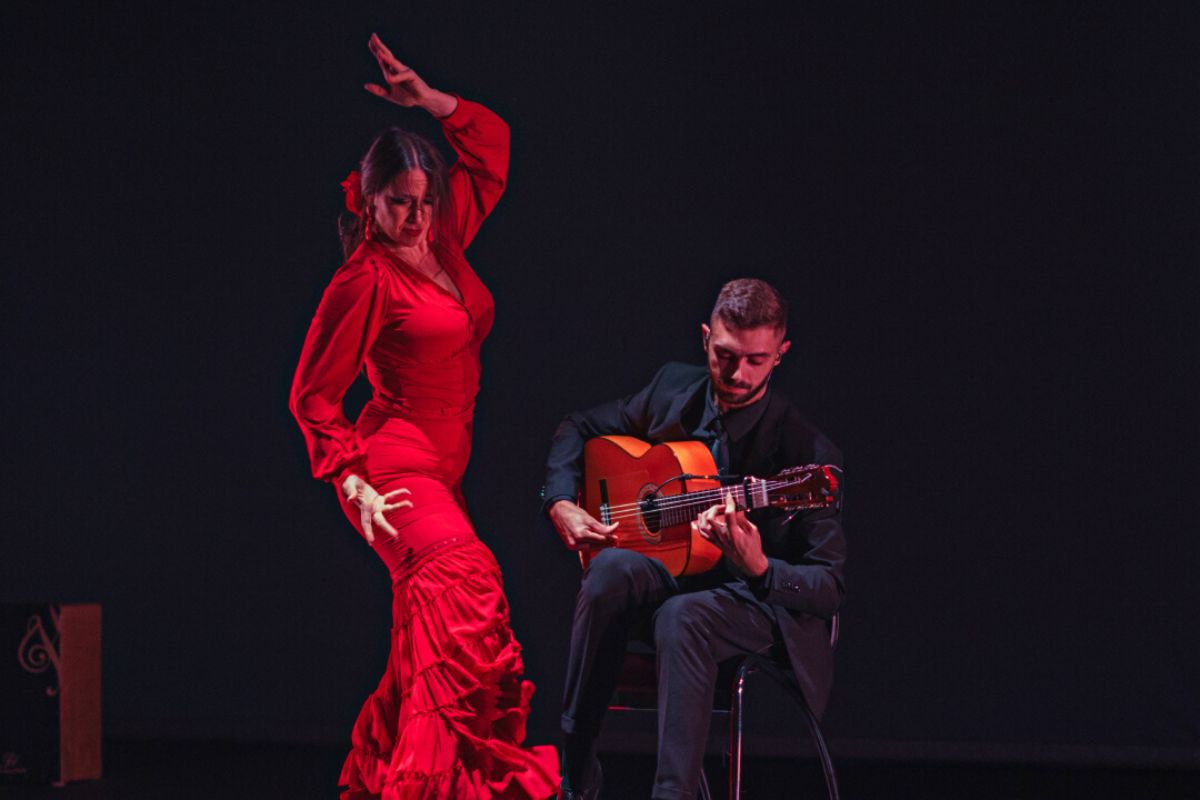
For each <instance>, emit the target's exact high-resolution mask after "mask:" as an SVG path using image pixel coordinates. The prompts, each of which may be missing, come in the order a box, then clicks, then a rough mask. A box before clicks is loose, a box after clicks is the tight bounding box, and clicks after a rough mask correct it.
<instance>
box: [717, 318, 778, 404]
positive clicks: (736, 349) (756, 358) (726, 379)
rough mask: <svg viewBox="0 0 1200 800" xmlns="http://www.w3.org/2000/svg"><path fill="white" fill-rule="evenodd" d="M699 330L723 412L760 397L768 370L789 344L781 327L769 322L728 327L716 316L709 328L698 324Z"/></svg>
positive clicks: (765, 386) (773, 365) (767, 377)
mask: <svg viewBox="0 0 1200 800" xmlns="http://www.w3.org/2000/svg"><path fill="white" fill-rule="evenodd" d="M700 332H701V333H702V334H703V335H704V353H705V355H706V356H707V357H708V374H709V376H710V377H711V378H712V385H713V392H714V394H715V395H716V400H717V407H718V408H720V409H721V410H722V411H727V410H728V409H731V408H741V407H742V406H747V405H750V404H751V403H753V402H754V401H755V400H758V399H759V398H760V397H762V396H763V393H764V392H765V391H766V390H767V380H768V379H770V377H771V370H773V369H775V365H776V364H778V363H779V358H780V356H782V355H783V354H784V353H786V352H787V351H788V348H789V347H791V346H792V343H791V342H789V341H786V340H785V339H784V338H783V336H784V332H783V331H782V330H780V329H779V328H775V327H772V326H770V325H764V326H762V327H759V328H744V329H743V328H731V327H728V326H727V325H726V324H725V322H724V320H721V319H717V320H715V321H714V322H713V324H712V327H711V328H710V327H709V326H708V325H701V326H700Z"/></svg>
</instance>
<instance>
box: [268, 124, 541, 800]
mask: <svg viewBox="0 0 1200 800" xmlns="http://www.w3.org/2000/svg"><path fill="white" fill-rule="evenodd" d="M442 126H443V130H444V132H445V134H446V137H447V138H448V139H449V140H450V142H451V144H452V145H453V146H454V149H455V150H456V151H457V152H458V156H459V157H458V161H457V162H456V163H455V165H454V166H453V167H452V168H451V170H450V173H449V183H450V198H449V200H450V202H451V208H452V212H453V223H454V227H455V235H453V236H450V237H441V236H439V237H435V240H434V241H433V243H432V244H431V246H432V248H433V250H434V253H435V254H436V256H437V259H438V262H439V264H441V266H442V267H444V268H445V269H446V271H447V272H448V273H449V275H450V277H451V278H452V279H453V281H454V284H455V285H456V286H457V287H458V290H459V291H460V292H461V294H462V300H461V301H460V300H459V299H458V298H456V297H454V296H453V295H452V294H450V293H449V292H447V291H445V290H444V289H442V287H440V286H438V285H437V284H436V283H434V282H433V281H431V280H430V279H428V278H426V277H425V276H424V275H423V274H421V273H419V272H417V271H416V270H413V269H410V268H409V267H407V266H406V265H405V264H404V263H402V262H401V261H400V260H398V259H395V258H393V257H392V256H391V255H390V254H389V253H388V251H387V250H385V249H384V248H383V247H381V246H380V245H378V244H375V243H374V242H371V241H366V242H364V243H363V244H362V246H361V247H359V248H358V250H357V251H355V253H354V254H353V255H352V256H351V257H350V259H349V260H348V261H347V262H346V263H345V264H344V265H343V266H342V267H341V269H339V270H338V271H337V273H336V274H335V275H334V276H333V280H332V282H331V283H330V285H329V287H328V289H326V291H325V294H324V296H323V298H322V300H321V304H320V306H319V308H318V309H317V313H316V315H315V317H314V318H313V322H312V326H311V327H310V328H309V331H308V337H307V339H306V340H305V342H304V350H303V353H302V355H301V357H300V364H299V366H298V367H297V369H296V376H295V380H294V382H293V385H292V393H291V409H292V413H293V414H294V415H295V417H296V419H297V421H298V422H299V423H300V427H301V428H302V429H303V431H304V437H305V440H306V441H307V444H308V450H309V454H310V456H311V458H312V466H313V474H314V475H315V476H316V477H317V478H319V479H322V480H327V481H331V482H332V483H334V484H335V486H340V485H341V482H342V480H343V479H344V478H345V476H346V475H348V474H350V473H354V474H357V475H359V476H361V477H363V478H364V479H365V480H366V481H367V482H368V483H370V484H371V485H372V486H374V487H375V488H376V489H377V490H378V491H379V492H380V493H381V494H382V493H385V492H388V491H391V490H392V489H396V488H399V487H404V488H407V489H408V490H410V491H411V493H412V494H411V497H410V499H411V500H412V502H413V507H412V508H404V509H400V510H398V511H395V512H392V513H391V514H389V515H388V521H389V522H391V524H392V525H393V526H394V527H395V528H396V530H397V531H399V534H400V535H399V536H398V537H396V538H394V539H393V538H392V537H390V536H388V535H387V534H386V533H383V532H377V533H376V536H375V543H374V545H373V547H374V549H375V552H376V553H378V554H379V557H380V558H381V559H383V561H384V563H385V564H386V565H387V568H388V571H389V573H390V574H391V579H392V589H393V607H392V619H393V628H392V646H391V652H390V655H389V657H388V664H387V671H386V672H385V674H384V676H383V679H382V680H381V681H380V683H379V688H377V689H376V690H375V692H374V693H373V694H372V695H371V696H370V697H369V698H368V699H367V701H366V703H365V704H364V705H363V708H362V711H361V712H360V713H359V716H358V721H357V722H356V723H355V725H354V732H353V735H352V742H353V749H352V750H351V752H350V755H349V756H348V757H347V758H346V763H345V765H344V766H343V768H342V774H341V781H340V783H341V784H342V785H343V786H346V787H347V788H346V789H345V791H343V793H342V798H344V799H349V800H359V798H377V797H379V798H385V800H410V799H411V800H416V799H417V798H421V799H422V800H424V799H425V798H438V799H439V800H441V799H442V798H445V800H450V799H451V798H453V800H470V799H471V798H479V800H489V799H490V798H504V799H508V798H514V799H515V798H535V799H536V800H544V798H547V797H550V796H551V795H554V794H555V793H556V792H557V790H558V766H557V765H558V758H557V754H556V752H555V750H554V748H553V747H551V746H542V747H534V748H528V749H525V748H522V747H521V746H520V745H521V742H522V741H523V740H524V738H525V720H526V718H527V717H528V715H529V698H530V696H531V695H532V694H533V684H531V683H529V682H528V681H523V680H522V679H521V674H522V671H523V666H522V663H521V649H520V645H519V644H518V643H517V641H516V640H515V639H514V638H513V635H512V631H511V629H510V627H509V618H508V602H507V600H506V599H505V597H504V592H503V589H502V586H501V577H500V569H499V567H498V566H497V565H496V561H495V559H494V558H493V557H492V553H491V551H489V550H488V548H487V547H486V546H485V545H484V544H483V543H482V542H480V541H479V539H477V538H476V536H475V531H474V529H473V527H472V525H471V521H470V520H469V519H468V517H467V514H466V510H465V506H464V503H463V496H462V489H461V482H462V476H463V471H464V470H465V468H466V466H467V458H468V456H469V455H470V450H471V419H472V413H473V410H474V404H475V395H476V393H477V392H478V389H479V367H480V364H479V349H480V345H481V343H482V342H483V339H484V337H485V336H487V334H488V331H489V330H490V328H491V326H492V319H493V315H494V306H493V303H492V297H491V294H490V293H489V292H488V290H487V288H486V287H485V286H484V285H483V283H482V282H481V281H480V280H479V278H478V276H476V274H475V272H474V271H473V270H472V269H471V267H470V266H469V265H468V264H467V262H466V259H465V258H464V257H463V253H462V251H463V249H464V248H465V247H466V246H467V244H468V243H469V242H470V241H471V239H472V237H473V236H474V234H475V232H476V231H477V230H478V229H479V224H480V223H481V222H482V221H483V218H484V217H486V216H487V214H488V212H490V211H491V210H492V208H493V207H494V206H495V205H496V202H497V201H498V200H499V198H500V194H501V193H502V192H503V190H504V181H505V177H506V175H507V171H508V126H507V125H505V123H504V122H503V120H501V119H500V118H499V117H497V116H496V115H495V114H493V113H492V112H490V111H488V110H487V109H485V108H483V107H482V106H480V105H478V104H476V103H471V102H468V101H466V100H460V101H459V103H458V107H457V109H455V111H454V113H453V114H451V115H450V116H449V117H447V118H445V119H443V120H442ZM442 238H449V239H450V240H449V241H441V240H440V239H442ZM364 364H365V366H366V372H367V378H368V379H369V380H370V382H371V385H372V387H373V388H374V396H373V398H372V399H371V400H370V402H369V403H368V404H367V406H366V407H365V408H364V409H363V412H362V414H361V415H360V416H359V418H358V420H357V422H356V423H355V424H353V425H351V424H350V422H349V421H347V419H346V417H345V416H344V413H343V410H342V399H343V396H344V394H345V392H346V390H347V389H348V387H349V386H350V384H351V383H352V382H353V380H354V378H355V376H356V375H357V374H358V372H359V370H360V369H361V368H362V367H363V365H364ZM338 497H339V500H340V502H341V503H342V506H343V509H344V510H345V511H346V515H347V517H348V518H349V519H350V521H351V523H353V524H354V526H355V527H356V528H359V531H360V533H361V527H360V523H359V516H358V510H357V508H354V507H351V506H349V505H348V504H347V503H346V502H345V500H344V499H342V497H341V493H340V491H339V493H338Z"/></svg>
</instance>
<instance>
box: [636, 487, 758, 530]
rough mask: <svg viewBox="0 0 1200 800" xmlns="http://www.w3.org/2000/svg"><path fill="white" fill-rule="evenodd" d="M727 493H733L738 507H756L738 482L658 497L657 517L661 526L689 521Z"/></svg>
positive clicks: (720, 502)
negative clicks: (748, 499) (717, 487)
mask: <svg viewBox="0 0 1200 800" xmlns="http://www.w3.org/2000/svg"><path fill="white" fill-rule="evenodd" d="M729 494H732V495H733V502H734V503H735V504H736V505H737V507H738V508H739V509H743V510H745V509H748V508H757V506H755V505H752V504H751V503H749V502H747V500H746V487H745V485H744V484H739V485H737V486H725V487H722V488H720V489H701V490H699V491H695V492H684V493H682V494H673V495H667V496H665V497H660V498H658V501H657V503H656V505H657V511H658V514H659V519H660V521H661V524H662V525H663V526H669V525H682V524H686V523H690V522H691V521H692V520H694V519H695V518H696V515H697V514H699V513H700V512H702V511H707V510H708V509H710V508H712V507H713V506H715V505H720V504H722V503H724V502H725V497H726V495H729ZM763 505H765V503H763Z"/></svg>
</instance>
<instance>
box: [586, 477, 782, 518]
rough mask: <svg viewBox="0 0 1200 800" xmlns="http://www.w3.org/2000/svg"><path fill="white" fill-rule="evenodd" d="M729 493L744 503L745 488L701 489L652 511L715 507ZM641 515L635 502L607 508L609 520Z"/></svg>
mask: <svg viewBox="0 0 1200 800" xmlns="http://www.w3.org/2000/svg"><path fill="white" fill-rule="evenodd" d="M795 483H797V481H764V482H763V484H762V485H763V486H764V488H766V490H767V492H768V493H769V492H770V491H771V490H773V489H779V488H782V487H786V486H789V485H794V484H795ZM730 492H732V493H733V495H734V501H735V502H737V501H738V500H741V501H743V502H744V501H745V499H746V493H745V487H742V486H739V487H736V488H735V489H720V488H718V489H703V490H700V491H696V492H685V493H683V494H677V495H668V496H667V497H664V498H661V499H660V500H658V501H657V503H656V504H655V509H654V510H655V512H657V513H659V514H661V515H668V514H669V512H671V511H674V510H677V509H682V508H685V507H687V506H695V505H703V504H705V503H706V502H709V501H714V505H715V504H716V501H722V500H724V498H725V495H726V494H728V493H730ZM642 513H643V512H642V502H641V501H635V502H632V503H618V504H616V505H612V506H609V515H608V516H609V519H611V520H615V521H620V520H623V519H630V518H636V517H639V516H641V515H642Z"/></svg>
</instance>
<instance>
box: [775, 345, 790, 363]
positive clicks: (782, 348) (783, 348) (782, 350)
mask: <svg viewBox="0 0 1200 800" xmlns="http://www.w3.org/2000/svg"><path fill="white" fill-rule="evenodd" d="M791 347H792V343H791V342H790V341H788V340H787V339H784V340H783V341H782V342H780V343H779V352H778V353H777V354H776V355H775V363H776V364H778V363H779V359H781V358H783V354H784V353H786V352H787V351H788V350H790V349H791Z"/></svg>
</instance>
